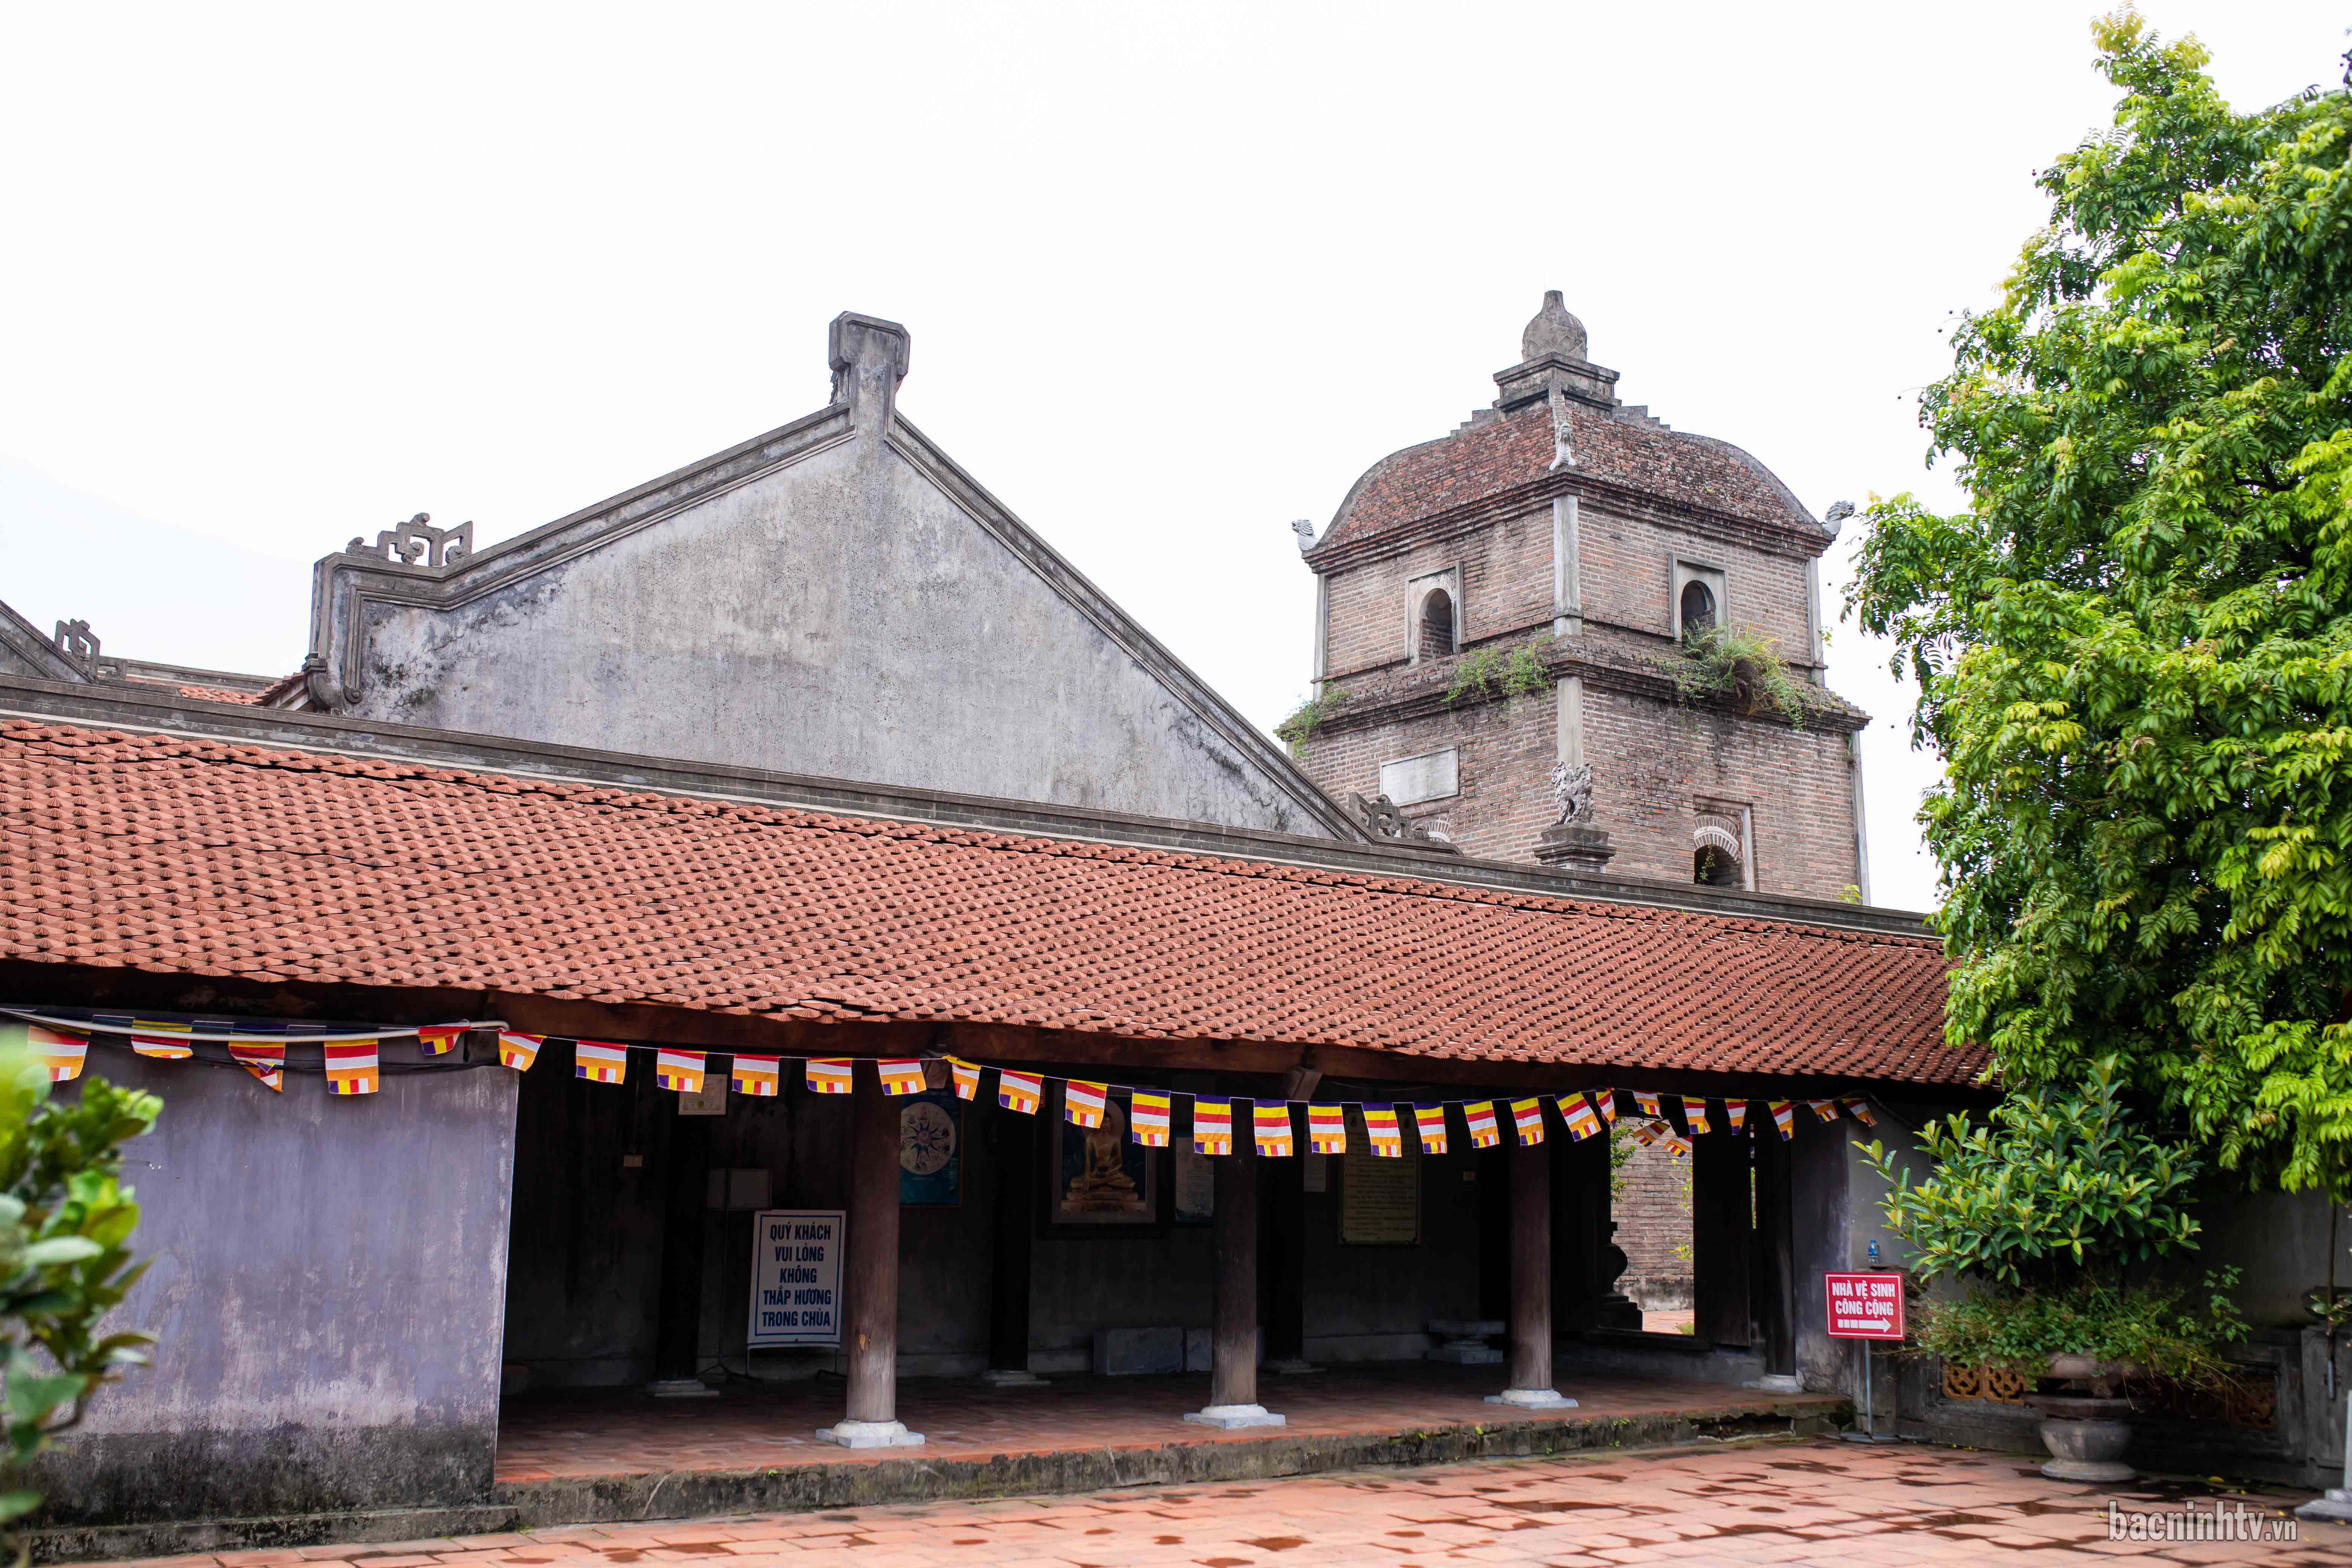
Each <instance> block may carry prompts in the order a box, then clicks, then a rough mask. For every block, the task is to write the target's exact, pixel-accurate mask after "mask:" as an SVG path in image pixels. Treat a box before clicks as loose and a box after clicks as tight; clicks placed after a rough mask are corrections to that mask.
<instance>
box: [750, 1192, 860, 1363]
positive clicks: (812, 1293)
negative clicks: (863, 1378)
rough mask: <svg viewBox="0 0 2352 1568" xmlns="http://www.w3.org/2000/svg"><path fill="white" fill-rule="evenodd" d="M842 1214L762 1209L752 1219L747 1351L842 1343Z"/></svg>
mask: <svg viewBox="0 0 2352 1568" xmlns="http://www.w3.org/2000/svg"><path fill="white" fill-rule="evenodd" d="M847 1217H848V1216H847V1215H846V1214H845V1211H843V1210H841V1209H761V1211H760V1212H759V1213H758V1214H756V1215H752V1216H751V1336H750V1341H749V1342H750V1345H751V1349H753V1350H762V1349H766V1348H768V1347H771V1346H774V1345H837V1344H839V1343H840V1342H841V1261H842V1259H843V1258H844V1257H845V1256H846V1255H847V1253H848V1247H847V1246H846V1245H845V1232H846V1230H847V1226H846V1224H845V1221H846V1219H847Z"/></svg>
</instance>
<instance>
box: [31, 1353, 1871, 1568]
mask: <svg viewBox="0 0 2352 1568" xmlns="http://www.w3.org/2000/svg"><path fill="white" fill-rule="evenodd" d="M1852 1420H1853V1407H1852V1406H1851V1405H1847V1404H1844V1403H1843V1402H1840V1403H1837V1404H1825V1403H1824V1402H1823V1401H1822V1399H1821V1398H1820V1396H1818V1395H1814V1396H1811V1397H1803V1398H1799V1399H1793V1400H1776V1399H1773V1398H1770V1397H1768V1396H1758V1397H1751V1398H1747V1399H1738V1400H1731V1401H1727V1402H1725V1403H1724V1404H1723V1405H1719V1406H1717V1407H1714V1408H1698V1409H1683V1410H1677V1411H1670V1412H1658V1413H1654V1414H1646V1415H1575V1414H1573V1413H1563V1414H1562V1415H1558V1416H1549V1415H1548V1416H1542V1417H1538V1418H1535V1419H1528V1420H1513V1421H1500V1422H1491V1423H1490V1422H1462V1423H1458V1424H1453V1425H1446V1426H1430V1427H1426V1428H1421V1429H1416V1430H1412V1431H1391V1432H1362V1433H1340V1434H1330V1433H1326V1434H1318V1435H1303V1434H1297V1433H1288V1432H1285V1431H1283V1430H1282V1429H1280V1428H1270V1429H1267V1430H1268V1431H1269V1433H1270V1435H1269V1436H1247V1435H1239V1434H1237V1435H1235V1436H1226V1437H1206V1436H1202V1437H1199V1438H1185V1437H1175V1436H1171V1438H1170V1440H1169V1441H1167V1442H1164V1443H1158V1444H1149V1443H1138V1444H1135V1445H1132V1446H1127V1447H1090V1448H1063V1449H1052V1450H1046V1451H1043V1452H1037V1453H1026V1454H998V1455H994V1456H992V1457H991V1458H985V1459H975V1458H960V1459H959V1458H939V1457H936V1456H927V1455H926V1454H925V1453H924V1452H923V1450H921V1449H908V1450H907V1457H906V1458H880V1459H866V1460H857V1461H818V1462H813V1463H809V1464H801V1465H790V1466H780V1467H775V1468H765V1469H756V1470H667V1471H660V1472H650V1473H645V1474H636V1475H611V1476H581V1477H562V1478H558V1479H551V1480H534V1481H520V1482H502V1483H499V1485H497V1486H495V1487H494V1488H492V1495H491V1496H490V1498H489V1499H488V1500H485V1501H483V1502H481V1503H478V1504H467V1505H460V1506H453V1507H438V1508H410V1509H377V1510H366V1511H363V1512H347V1513H306V1514H290V1515H285V1516H281V1517H275V1518H245V1519H207V1520H159V1521H152V1522H146V1523H135V1524H108V1525H86V1526H70V1527H59V1528H51V1529H46V1530H39V1529H37V1530H30V1531H26V1532H25V1539H26V1544H27V1545H28V1546H29V1548H30V1550H31V1554H32V1561H33V1562H35V1563H88V1562H100V1561H118V1560H121V1559H124V1558H136V1557H164V1556H180V1555H184V1554H188V1553H195V1552H247V1551H265V1550H270V1549H287V1548H293V1547H302V1546H324V1545H329V1544H340V1543H345V1542H364V1543H369V1544H377V1543H388V1542H423V1541H437V1540H446V1539H447V1538H450V1537H453V1536H469V1535H495V1534H503V1533H508V1532H512V1531H527V1530H539V1529H544V1528H548V1527H551V1526H556V1525H572V1524H613V1523H635V1522H638V1521H644V1520H650V1519H700V1518H707V1517H711V1516H717V1515H725V1514H746V1513H798V1512H808V1511H814V1510H819V1509H835V1508H853V1507H874V1506H877V1505H880V1504H887V1503H911V1502H934V1501H940V1500H954V1499H966V1498H970V1499H979V1498H1008V1497H1034V1496H1043V1495H1047V1494H1052V1493H1057V1492H1095V1491H1109V1490H1114V1489H1118V1488H1122V1487H1147V1486H1177V1485H1183V1486H1198V1485H1201V1484H1202V1483H1205V1482H1210V1481H1241V1480H1273V1479H1279V1478H1282V1477H1286V1476H1306V1475H1316V1474H1319V1473H1323V1472H1326V1471H1331V1470H1349V1469H1370V1468H1402V1467H1408V1466H1415V1465H1450V1464H1459V1463H1462V1462H1464V1461H1465V1460H1471V1459H1502V1458H1536V1457H1540V1456H1546V1455H1556V1454H1568V1453H1575V1452H1579V1451H1591V1452H1600V1451H1604V1450H1626V1449H1636V1448H1672V1447H1683V1446H1686V1445H1691V1444H1696V1443H1721V1442H1730V1441H1753V1440H1757V1439H1771V1438H1790V1437H1801V1436H1819V1435H1821V1434H1823V1433H1827V1432H1831V1431H1834V1430H1836V1429H1837V1428H1838V1427H1839V1426H1843V1425H1846V1424H1849V1423H1851V1422H1852Z"/></svg>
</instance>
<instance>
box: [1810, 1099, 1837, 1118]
mask: <svg viewBox="0 0 2352 1568" xmlns="http://www.w3.org/2000/svg"><path fill="white" fill-rule="evenodd" d="M1805 1103H1806V1104H1807V1105H1809V1106H1811V1108H1812V1111H1813V1114H1814V1115H1815V1116H1818V1117H1820V1118H1821V1119H1822V1121H1836V1120H1837V1101H1836V1100H1807V1101H1805Z"/></svg>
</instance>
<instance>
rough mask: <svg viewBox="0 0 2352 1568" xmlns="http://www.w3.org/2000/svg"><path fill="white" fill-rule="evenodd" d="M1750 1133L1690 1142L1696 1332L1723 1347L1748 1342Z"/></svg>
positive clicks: (1715, 1135)
mask: <svg viewBox="0 0 2352 1568" xmlns="http://www.w3.org/2000/svg"><path fill="white" fill-rule="evenodd" d="M1748 1131H1752V1130H1750V1129H1743V1130H1742V1131H1738V1132H1733V1131H1729V1130H1728V1129H1724V1128H1718V1129H1717V1130H1716V1131H1713V1132H1706V1133H1702V1134H1700V1135H1699V1136H1698V1137H1696V1138H1694V1139H1692V1140H1691V1294H1692V1297H1693V1298H1694V1300H1693V1307H1694V1309H1695V1310H1694V1311H1693V1312H1692V1318H1693V1327H1692V1331H1693V1332H1694V1333H1695V1334H1696V1335H1697V1336H1698V1337H1699V1338H1700V1339H1702V1340H1706V1341H1708V1342H1712V1343H1715V1344H1718V1345H1745V1344H1747V1343H1748V1338H1749V1331H1748V1245H1749V1243H1748V1232H1749V1230H1750V1229H1751V1228H1752V1227H1751V1226H1750V1224H1749V1221H1748V1215H1749V1212H1750V1208H1751V1205H1753V1202H1754V1198H1753V1194H1752V1192H1751V1189H1750V1184H1749V1163H1748Z"/></svg>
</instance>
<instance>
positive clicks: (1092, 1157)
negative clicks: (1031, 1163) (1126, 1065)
mask: <svg viewBox="0 0 2352 1568" xmlns="http://www.w3.org/2000/svg"><path fill="white" fill-rule="evenodd" d="M1047 1110H1048V1112H1049V1113H1050V1114H1051V1115H1052V1117H1053V1122H1052V1128H1053V1131H1051V1132H1050V1133H1049V1134H1048V1140H1047V1143H1046V1152H1045V1179H1046V1183H1047V1186H1046V1194H1045V1224H1046V1226H1047V1227H1048V1228H1050V1229H1054V1230H1060V1231H1065V1232H1066V1231H1070V1230H1088V1231H1096V1232H1100V1231H1105V1230H1110V1231H1118V1230H1127V1231H1133V1232H1137V1233H1139V1234H1148V1233H1150V1232H1151V1231H1153V1230H1156V1229H1157V1228H1158V1226H1160V1162H1159V1161H1158V1160H1156V1159H1154V1158H1152V1155H1153V1154H1154V1153H1155V1152H1157V1151H1155V1150H1152V1149H1149V1148H1146V1147H1145V1146H1144V1145H1143V1144H1140V1143H1138V1142H1135V1141H1134V1140H1133V1139H1131V1138H1129V1136H1128V1135H1127V1112H1128V1107H1127V1101H1126V1100H1124V1099H1122V1098H1121V1097H1119V1096H1118V1095H1115V1094H1114V1095H1110V1096H1108V1097H1106V1098H1105V1100H1103V1118H1102V1125H1101V1126H1099V1127H1077V1126H1074V1125H1072V1124H1071V1122H1070V1121H1069V1120H1068V1119H1067V1118H1066V1117H1065V1116H1064V1115H1063V1114H1062V1089H1061V1086H1060V1085H1058V1084H1057V1085H1055V1088H1054V1091H1053V1095H1052V1098H1051V1103H1050V1104H1049V1105H1048V1107H1047Z"/></svg>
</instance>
